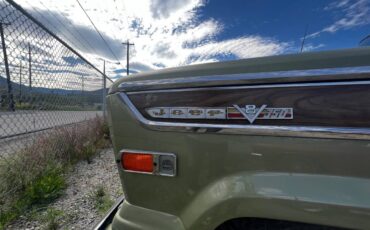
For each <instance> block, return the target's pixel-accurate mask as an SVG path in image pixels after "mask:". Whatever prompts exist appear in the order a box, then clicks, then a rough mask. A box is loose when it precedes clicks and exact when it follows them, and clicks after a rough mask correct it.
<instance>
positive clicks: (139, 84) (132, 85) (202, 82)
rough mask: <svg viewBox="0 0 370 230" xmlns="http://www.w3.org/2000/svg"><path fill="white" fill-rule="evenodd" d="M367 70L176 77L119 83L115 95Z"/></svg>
mask: <svg viewBox="0 0 370 230" xmlns="http://www.w3.org/2000/svg"><path fill="white" fill-rule="evenodd" d="M369 73H370V66H356V67H340V68H326V69H307V70H289V71H272V72H255V73H242V74H224V75H209V76H194V77H179V78H166V79H155V80H154V79H153V80H133V81H126V82H123V83H121V84H120V85H119V86H118V90H119V91H123V92H135V91H148V90H158V89H178V88H191V87H194V86H196V87H208V86H228V85H229V86H230V85H242V84H260V83H263V84H281V83H293V82H296V83H302V82H314V81H315V82H318V81H333V80H359V79H368V78H369V76H368V74H369Z"/></svg>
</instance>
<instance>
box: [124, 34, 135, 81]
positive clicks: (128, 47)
mask: <svg viewBox="0 0 370 230" xmlns="http://www.w3.org/2000/svg"><path fill="white" fill-rule="evenodd" d="M122 44H123V45H126V51H127V56H126V60H127V66H126V74H127V76H128V75H129V74H130V73H129V70H130V46H133V45H135V44H134V43H130V42H129V40H128V39H127V42H123V43H122Z"/></svg>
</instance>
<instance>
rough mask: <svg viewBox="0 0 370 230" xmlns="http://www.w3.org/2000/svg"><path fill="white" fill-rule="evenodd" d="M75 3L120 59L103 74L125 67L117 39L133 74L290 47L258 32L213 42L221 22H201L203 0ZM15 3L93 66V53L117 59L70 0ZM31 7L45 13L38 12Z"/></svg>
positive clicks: (84, 0)
mask: <svg viewBox="0 0 370 230" xmlns="http://www.w3.org/2000/svg"><path fill="white" fill-rule="evenodd" d="M80 1H81V3H82V5H83V6H84V7H85V9H86V10H87V12H88V14H89V15H90V17H91V18H92V19H93V20H94V22H95V24H96V26H97V27H98V28H99V30H100V31H101V32H102V34H103V36H104V37H105V38H106V40H107V42H108V43H109V45H110V46H111V48H112V49H113V51H114V53H115V55H116V56H118V58H119V59H120V60H119V61H120V62H121V63H122V64H121V65H120V66H117V65H114V64H108V63H107V70H108V73H110V74H112V75H116V74H117V71H115V70H117V69H122V66H125V63H126V50H125V47H124V46H122V44H121V42H122V41H125V40H126V39H130V41H131V42H134V43H135V46H134V47H132V52H131V55H130V61H131V70H133V71H138V72H139V71H148V70H150V69H158V68H163V67H175V66H181V65H189V64H195V63H204V62H214V61H219V60H220V57H222V56H223V55H232V56H233V57H236V58H249V57H258V56H268V55H275V54H280V53H283V52H286V51H287V50H289V46H290V44H288V43H284V42H280V41H278V40H275V39H272V38H268V37H262V36H257V35H245V36H242V37H239V38H230V39H226V40H218V39H217V37H218V35H220V34H221V33H222V32H223V27H224V25H223V24H222V23H221V22H220V21H217V20H216V19H214V18H208V19H204V20H200V18H199V16H198V13H199V10H200V9H201V8H202V7H203V6H204V5H205V4H206V3H205V1H204V0H176V1H175V0H140V1H132V0H121V1H118V0H105V1H101V0H80ZM18 2H20V3H21V5H22V6H24V7H26V8H27V9H28V10H29V11H30V12H31V13H33V14H34V15H35V16H36V17H37V18H38V19H39V20H40V21H45V19H44V18H43V17H48V20H50V21H51V23H50V24H51V27H52V26H53V25H55V26H54V28H53V29H54V30H56V31H57V32H58V35H59V36H61V37H63V38H64V39H66V40H67V41H69V42H70V43H71V44H72V46H74V48H76V49H77V50H79V51H80V52H81V53H82V54H83V55H84V56H86V57H87V58H88V59H89V60H93V61H92V62H93V63H94V64H96V65H97V66H98V67H100V68H102V61H101V60H100V59H97V58H98V57H102V58H105V59H107V60H110V61H113V62H116V60H115V58H114V56H113V55H112V54H111V53H110V52H109V49H107V47H106V46H105V45H104V43H103V42H102V41H101V39H100V37H99V36H98V34H97V33H96V31H95V30H94V29H93V27H92V26H91V24H90V22H89V21H88V19H87V18H86V16H85V15H84V14H83V12H82V10H81V9H80V8H79V7H78V5H77V4H76V2H75V1H74V0H64V1H60V0H49V1H43V2H42V3H40V2H39V1H27V0H19V1H18ZM31 6H32V7H34V8H36V9H37V10H39V11H41V12H42V13H44V16H43V17H42V16H40V15H38V14H37V12H35V9H33V8H32V7H31ZM48 10H49V11H48ZM46 12H48V13H47V14H46ZM56 20H59V21H61V22H62V23H63V24H64V26H60V25H59V24H58V22H57V21H56ZM76 31H78V32H76ZM77 33H78V34H77ZM87 43H89V44H87ZM91 47H92V48H93V49H92V48H91ZM119 72H120V73H119V74H121V75H124V73H121V72H124V71H119Z"/></svg>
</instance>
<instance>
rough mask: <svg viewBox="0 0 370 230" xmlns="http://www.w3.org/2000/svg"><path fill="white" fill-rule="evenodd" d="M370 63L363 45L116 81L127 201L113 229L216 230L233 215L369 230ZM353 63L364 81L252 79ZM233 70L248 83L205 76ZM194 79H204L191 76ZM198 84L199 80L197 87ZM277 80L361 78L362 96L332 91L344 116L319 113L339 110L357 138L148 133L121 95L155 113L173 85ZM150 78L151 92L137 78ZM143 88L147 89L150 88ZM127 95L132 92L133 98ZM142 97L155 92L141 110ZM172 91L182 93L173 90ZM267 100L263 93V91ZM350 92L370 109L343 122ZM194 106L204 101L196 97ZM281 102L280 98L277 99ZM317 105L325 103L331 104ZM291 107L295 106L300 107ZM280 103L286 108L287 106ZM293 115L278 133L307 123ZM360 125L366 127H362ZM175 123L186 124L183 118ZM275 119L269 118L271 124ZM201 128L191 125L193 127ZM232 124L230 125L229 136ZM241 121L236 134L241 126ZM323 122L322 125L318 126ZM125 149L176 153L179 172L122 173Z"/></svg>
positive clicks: (115, 115) (112, 106) (113, 97)
mask: <svg viewBox="0 0 370 230" xmlns="http://www.w3.org/2000/svg"><path fill="white" fill-rule="evenodd" d="M368 66H370V49H369V48H365V47H364V48H358V49H350V50H340V51H330V52H317V53H305V54H293V55H283V56H274V57H263V58H254V59H247V60H241V61H233V62H224V63H211V64H203V65H195V66H188V67H180V68H174V69H166V70H160V71H156V72H149V73H142V74H137V75H134V76H132V77H129V78H125V79H120V80H118V81H117V82H115V83H114V85H113V86H112V88H111V90H110V93H109V95H108V97H107V105H108V120H109V124H110V130H111V135H112V140H113V145H114V152H115V156H116V160H117V166H118V170H119V174H120V178H121V182H122V186H123V189H124V194H125V201H124V202H123V204H122V205H121V207H120V209H119V210H118V211H117V213H116V214H115V217H114V219H113V221H112V223H111V225H110V226H109V228H111V229H124V230H134V229H160V230H166V229H196V230H211V229H215V228H217V227H218V226H220V225H221V224H222V223H224V222H225V221H228V220H232V219H236V218H264V219H274V220H284V221H294V222H302V223H310V224H318V225H324V226H334V227H342V228H355V229H370V218H369V215H370V166H369V165H370V164H369V163H370V136H369V129H370V127H369V126H368V124H369V120H370V114H369V113H368V110H367V108H366V105H367V104H366V103H367V101H369V100H370V98H367V99H364V98H363V97H362V96H366V95H367V92H369V90H370V87H369V88H366V87H367V86H368V83H367V80H370V74H369V73H370V71H369V70H370V68H369V69H368V70H366V67H368ZM352 67H353V68H362V70H363V71H364V73H362V74H361V75H360V76H358V75H356V76H353V75H351V76H348V75H338V76H337V75H336V74H334V76H333V77H332V78H329V79H327V78H325V77H323V78H322V79H324V80H320V79H321V78H320V77H319V78H318V79H319V80H316V79H315V77H312V78H309V79H308V78H307V76H303V77H301V76H297V77H294V78H290V80H289V79H286V78H281V79H280V78H276V77H273V78H272V77H271V78H262V79H261V78H258V79H257V78H253V74H254V73H271V72H279V71H290V70H294V71H298V72H299V71H302V72H303V71H306V70H317V69H331V68H352ZM366 71H368V72H366ZM235 74H249V75H251V76H252V77H248V79H247V80H246V81H244V82H239V81H237V82H233V81H227V79H226V81H212V82H207V81H206V80H204V81H203V80H202V78H203V77H204V78H205V79H206V77H207V76H213V75H217V76H225V75H226V76H227V75H235ZM195 76H196V77H199V78H194V77H195ZM193 78H194V79H196V81H194V82H192V80H191V79H193ZM347 78H348V79H347ZM166 79H170V80H171V81H170V82H171V83H169V84H157V85H156V84H155V81H156V80H166ZM177 79H179V80H181V81H182V82H185V83H181V84H183V85H184V86H182V85H181V84H178V85H176V84H173V82H175V83H176V82H177V81H176V80H177ZM184 79H185V81H183V80H184ZM186 79H190V81H186ZM199 79H201V80H199ZM256 80H258V81H256ZM279 80H281V82H284V83H285V84H293V85H292V87H293V88H294V86H295V85H297V86H298V87H299V84H307V82H314V83H316V81H319V83H320V82H321V81H325V82H330V84H331V83H334V84H335V83H336V82H345V83H344V84H346V82H352V83H353V82H359V83H358V84H360V86H361V87H363V89H364V91H363V93H361V94H360V93H358V94H353V95H346V96H343V97H340V95H336V94H335V90H334V91H333V94H332V96H333V97H337V96H338V100H337V101H338V103H337V104H336V105H333V106H338V108H340V110H334V107H333V108H331V107H329V108H327V107H325V106H324V107H323V108H322V111H323V112H322V113H323V114H324V115H323V116H325V114H326V109H327V110H328V113H329V112H331V111H330V110H333V111H335V113H334V114H338V119H341V121H342V122H343V127H344V129H345V130H350V129H349V128H351V127H347V126H346V124H347V123H348V124H351V125H352V124H353V125H355V126H356V129H355V130H356V135H352V133H351V132H348V133H350V134H349V135H343V132H342V131H343V130H341V131H340V132H341V135H338V136H336V133H335V129H334V131H331V133H330V135H326V133H325V135H324V134H323V135H321V134H320V135H310V133H311V132H306V134H305V135H302V134H301V133H300V131H299V129H297V130H294V131H293V132H291V133H289V134H288V135H285V134H284V133H282V134H279V133H277V134H276V135H274V132H269V133H263V134H261V135H260V134H258V133H256V134H253V132H251V133H245V134H243V133H235V134H233V133H232V132H221V131H219V130H220V129H216V130H215V129H207V128H203V129H197V131H193V130H177V129H171V128H168V129H164V130H161V129H160V128H150V125H151V123H147V124H143V122H142V121H141V120H140V119H138V116H137V114H135V112H134V111H133V109H132V108H130V106H129V105H128V104H127V101H125V100H123V98H122V94H128V95H129V98H130V99H132V101H133V104H134V106H138V107H140V106H144V107H145V106H147V107H148V106H149V107H150V106H151V105H150V103H152V102H154V101H155V100H156V98H157V96H156V95H157V94H156V91H158V92H159V93H166V90H168V89H170V90H172V89H173V88H175V89H180V91H181V88H182V87H186V88H188V89H189V88H192V87H194V88H196V87H198V89H197V90H200V91H201V90H202V88H201V87H205V86H206V88H207V89H208V90H212V87H221V88H222V87H224V86H226V87H228V86H232V87H235V86H245V85H248V84H252V85H265V84H272V85H274V84H277V83H279ZM146 81H148V82H151V83H150V84H148V85H147V86H141V85H140V84H135V82H136V83H145V82H146ZM292 81H293V82H292ZM163 82H165V81H163ZM362 83H363V84H362ZM171 84H172V85H171ZM341 84H342V83H341ZM356 84H357V83H356ZM132 85H134V86H132ZM185 85H186V86H185ZM125 86H127V87H126V88H125ZM135 87H136V88H135ZM140 87H141V88H140ZM145 87H147V90H149V91H146V89H145ZM199 87H200V88H199ZM330 87H332V86H330ZM232 89H233V88H231V89H230V90H229V91H232ZM236 89H238V88H236ZM236 89H235V90H236ZM261 90H264V89H261ZM229 91H228V92H229ZM247 91H248V90H247ZM130 92H134V94H132V95H131V94H130ZM137 92H139V93H144V94H146V93H150V94H154V96H153V95H149V96H148V95H147V96H145V95H144V96H143V97H142V98H144V99H143V100H144V101H142V102H141V105H140V106H139V105H138V104H135V103H137V102H135V100H136V99H134V97H135V95H136V94H135V93H137ZM221 92H222V89H221ZM172 93H173V95H177V91H176V90H175V91H173V92H172ZM280 94H281V93H280ZM280 94H279V95H280ZM261 95H262V96H261V97H263V95H264V94H261ZM279 95H277V94H275V97H274V98H279ZM298 96H299V95H298ZM298 96H297V97H298ZM350 96H353V97H354V98H353V103H354V104H355V105H356V106H357V105H358V106H359V109H361V108H363V109H364V110H363V111H362V110H361V111H360V112H359V113H358V114H350V115H349V116H350V118H347V116H345V114H344V115H343V114H341V111H344V110H345V108H343V106H342V107H340V105H341V100H342V99H343V100H344V99H348V97H350ZM190 97H191V94H190ZM241 97H243V95H241ZM356 97H359V98H356ZM153 98H154V99H153ZM158 98H160V97H158ZM341 98H342V99H341ZM171 100H172V99H171V97H170V98H169V99H168V102H166V103H168V106H171V103H175V102H173V101H171ZM194 100H200V99H199V98H194ZM215 100H217V98H216V99H215ZM273 100H274V99H271V98H270V99H268V100H267V101H272V102H271V103H273V104H274V103H275V102H274V101H273ZM300 100H310V99H307V98H304V99H300ZM209 101H210V100H209ZM280 101H282V100H280ZM280 101H279V100H277V102H276V103H280ZM320 102H322V103H325V100H321V101H320ZM157 103H162V102H157ZM187 103H190V102H187ZM192 103H193V102H192ZM197 103H203V102H197ZM205 103H208V102H205ZM209 103H211V102H209ZM212 103H213V102H212ZM217 103H218V102H216V104H217ZM232 103H233V101H230V105H231V104H232ZM356 103H357V104H356ZM175 104H176V103H175ZM313 104H314V103H313ZM205 105H206V106H209V105H208V104H205ZM217 105H218V104H217ZM274 105H275V104H274ZM293 105H297V106H298V102H296V103H293ZM162 106H163V103H162ZM176 106H178V104H176ZM185 106H186V105H185ZM281 106H285V105H284V104H281ZM300 106H301V105H300ZM302 106H303V105H302ZM275 107H276V106H275ZM294 109H295V107H294V106H293V110H294ZM138 111H140V110H138ZM304 111H306V110H304ZM308 111H309V110H308ZM337 111H338V112H337ZM356 111H357V110H356ZM297 114H298V115H297V119H296V118H294V119H293V120H284V121H280V122H285V123H283V125H281V123H279V125H278V126H276V127H282V126H283V127H290V126H289V123H290V122H293V121H294V122H296V123H297V122H298V123H297V124H298V125H297V124H296V125H295V126H294V127H297V126H298V127H299V122H300V120H299V119H301V118H300V117H299V116H302V117H303V115H300V114H299V111H298V112H297ZM328 116H329V115H328ZM351 116H353V117H354V118H356V116H358V118H359V119H357V121H358V123H353V122H352V120H353V119H352V117H351ZM144 117H145V116H144ZM314 118H315V117H314ZM314 118H310V119H308V118H307V121H306V120H305V121H303V118H302V123H303V122H305V123H304V124H305V125H302V126H304V127H306V126H310V125H312V124H315V122H316V120H315V119H314ZM366 118H367V120H366ZM145 119H148V117H145ZM318 119H319V118H318ZM346 119H348V120H346ZM361 119H363V122H362V123H359V120H361ZM149 120H150V119H149ZM354 120H356V119H354ZM155 121H157V120H155ZM166 122H167V125H168V124H169V125H171V120H166ZM174 122H175V123H176V122H180V124H181V122H182V123H183V121H178V120H176V121H174ZM204 122H212V121H204ZM225 122H228V121H225ZM273 122H274V121H270V123H269V124H270V126H268V128H271V127H275V126H274V125H273ZM318 122H319V121H318ZM351 122H352V123H351ZM198 123H199V121H198ZM196 124H197V123H195V125H194V124H193V125H194V126H196ZM271 124H272V126H271ZM284 124H286V125H284ZM307 124H308V125H307ZM330 124H331V123H330V122H329V123H328V125H327V126H329V127H331V125H330ZM338 124H340V122H339V123H338ZM224 125H225V124H224ZM227 125H228V123H226V128H225V130H227ZM238 125H239V126H238V127H239V128H240V123H238ZM242 125H243V124H242ZM246 125H247V126H246V127H245V128H246V129H249V128H253V126H254V124H246ZM180 126H181V125H180ZM256 126H258V127H259V129H262V131H263V129H264V127H266V128H267V126H264V120H260V121H259V123H258V124H257V125H256ZM321 126H325V124H320V127H321ZM312 127H317V126H314V125H313V126H312ZM343 127H342V128H343ZM210 130H211V131H212V132H211V131H210ZM314 132H315V130H314V131H313V133H314ZM344 133H345V132H344ZM331 135H332V136H331ZM123 149H129V150H140V151H149V152H160V153H161V152H163V153H173V154H175V155H176V167H177V169H176V170H177V171H176V175H175V176H173V177H168V176H160V175H147V174H140V173H133V172H127V171H124V170H123V168H122V166H121V150H123Z"/></svg>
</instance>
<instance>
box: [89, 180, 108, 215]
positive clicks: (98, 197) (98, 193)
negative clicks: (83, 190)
mask: <svg viewBox="0 0 370 230" xmlns="http://www.w3.org/2000/svg"><path fill="white" fill-rule="evenodd" d="M90 199H91V200H92V201H93V202H94V206H95V208H96V209H97V210H98V212H100V213H105V212H107V211H108V210H109V209H110V208H111V207H112V205H113V203H114V201H113V200H112V199H111V198H110V196H109V194H107V192H106V191H105V188H104V187H103V185H99V186H97V187H96V188H95V190H94V191H93V192H92V194H91V195H90Z"/></svg>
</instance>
